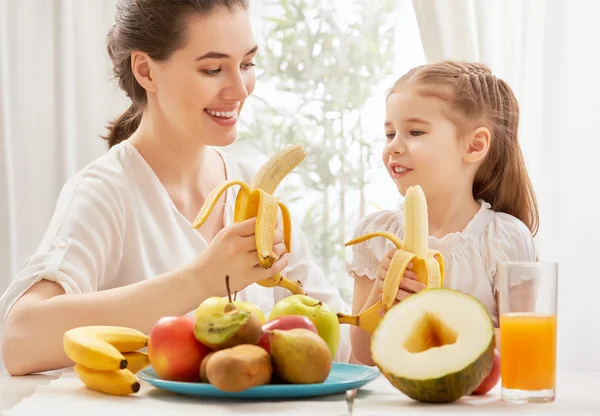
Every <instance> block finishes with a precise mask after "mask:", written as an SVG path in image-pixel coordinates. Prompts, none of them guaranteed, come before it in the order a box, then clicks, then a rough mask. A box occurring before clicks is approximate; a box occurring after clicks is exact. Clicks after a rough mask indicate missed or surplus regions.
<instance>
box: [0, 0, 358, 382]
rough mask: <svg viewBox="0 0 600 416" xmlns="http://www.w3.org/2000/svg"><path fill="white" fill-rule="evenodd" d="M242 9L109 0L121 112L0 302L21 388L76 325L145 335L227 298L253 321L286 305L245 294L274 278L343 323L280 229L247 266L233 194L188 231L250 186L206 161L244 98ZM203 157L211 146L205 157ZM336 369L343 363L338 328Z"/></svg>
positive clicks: (59, 357)
mask: <svg viewBox="0 0 600 416" xmlns="http://www.w3.org/2000/svg"><path fill="white" fill-rule="evenodd" d="M247 9H248V4H247V1H245V0H172V1H163V0H137V1H133V0H119V1H118V3H117V14H116V24H115V26H114V27H113V28H112V29H111V31H110V32H109V36H108V53H109V55H110V57H111V59H112V62H113V65H114V72H115V75H116V77H117V78H118V80H119V85H120V86H121V88H122V89H123V90H124V91H125V92H126V93H127V95H128V96H129V97H130V98H131V100H132V104H131V107H130V108H129V109H128V110H127V111H126V112H125V113H124V114H123V115H122V116H121V117H120V118H118V119H117V120H116V121H115V122H114V123H112V124H111V125H110V126H109V134H108V136H107V137H106V139H107V140H108V144H109V147H110V149H109V151H108V152H107V154H106V155H104V156H103V157H101V158H99V159H98V160H96V161H94V162H92V163H91V164H90V165H88V166H87V167H86V168H84V169H83V170H82V171H80V172H79V173H78V174H77V175H75V176H74V177H73V178H72V179H70V180H69V181H68V182H67V183H66V184H65V186H64V187H63V189H62V191H61V193H60V196H59V199H58V202H57V205H56V211H55V213H54V215H53V217H52V220H51V222H50V224H49V226H48V229H47V232H46V234H45V236H44V238H43V240H42V242H41V244H40V246H39V248H38V250H37V252H36V253H35V254H34V255H32V256H31V257H29V258H28V260H27V261H26V264H25V266H24V268H23V269H22V271H21V272H20V273H19V275H18V276H17V278H16V279H15V281H14V282H13V283H12V284H11V286H10V287H9V288H8V290H7V291H6V293H5V294H4V295H3V297H2V298H1V300H0V308H1V309H0V311H1V314H2V315H1V319H2V322H3V328H2V351H3V360H4V365H5V367H6V369H7V370H8V371H9V372H10V373H11V374H13V375H23V374H29V373H33V372H40V371H46V370H51V369H57V368H62V367H66V366H69V365H72V363H71V362H70V360H69V359H68V358H67V357H66V355H65V354H64V352H63V348H62V334H63V333H64V332H65V331H66V330H67V329H69V328H73V327H78V326H85V325H120V326H126V327H132V328H137V329H139V330H142V331H144V332H146V333H147V332H148V331H149V330H150V328H151V327H152V325H153V324H154V322H156V320H157V319H159V318H160V317H162V316H166V315H183V314H186V313H189V312H191V311H193V310H194V309H195V308H196V307H197V306H198V305H199V304H200V303H201V302H202V301H203V300H204V299H206V298H208V297H211V296H224V295H226V292H225V291H226V288H225V284H224V276H225V275H229V276H230V284H231V288H232V290H236V291H239V293H238V295H237V298H238V299H241V300H245V301H250V302H253V303H255V304H257V305H258V306H259V307H261V309H263V311H265V313H268V310H269V309H270V308H271V307H272V306H273V304H274V303H275V302H276V301H277V300H279V299H281V298H283V297H284V296H287V295H289V293H290V292H287V293H286V291H285V290H283V289H281V288H276V289H273V288H264V287H262V286H259V285H257V284H254V283H255V282H257V281H259V280H262V279H265V278H268V277H271V276H273V275H275V274H277V273H279V272H283V274H284V275H285V276H287V277H288V278H289V279H290V280H292V281H295V280H300V281H301V282H302V284H303V286H304V290H305V292H306V293H307V294H308V295H309V296H312V297H314V298H317V299H319V300H321V301H323V302H326V303H327V304H329V305H330V306H331V307H332V308H333V309H334V310H336V311H346V312H347V311H348V308H347V306H346V305H345V304H344V302H343V300H342V299H341V297H340V295H339V293H338V292H337V290H336V289H335V288H334V287H333V286H332V285H331V284H330V283H329V282H328V280H327V279H326V278H325V276H324V275H323V273H322V271H321V270H320V269H319V268H318V267H317V266H316V265H315V264H314V263H313V262H312V261H311V260H310V256H309V252H308V247H307V241H306V239H305V238H304V236H303V234H302V232H301V231H300V230H299V229H298V228H296V227H295V228H294V229H293V242H292V246H293V247H294V250H293V252H292V254H291V255H290V256H289V258H288V255H287V254H284V255H282V254H283V253H284V251H285V246H284V244H283V236H282V233H281V232H278V233H277V235H276V239H275V240H276V243H275V244H274V247H273V250H274V252H275V253H276V254H277V255H281V257H280V258H279V259H278V260H277V261H276V262H275V263H274V264H273V267H272V268H270V269H263V268H261V267H259V266H258V258H257V255H256V252H255V251H254V250H255V244H254V224H255V220H254V219H252V220H247V221H244V222H240V223H236V224H234V223H233V210H234V205H235V194H234V191H235V188H230V190H229V191H228V192H227V193H226V194H224V195H223V197H222V199H221V201H220V202H221V203H220V204H217V206H216V207H215V210H214V211H213V213H212V214H211V216H210V218H209V219H208V221H207V222H206V223H205V224H204V225H203V226H202V227H200V228H199V229H198V230H195V229H193V228H191V222H192V221H193V219H194V217H195V216H196V214H197V213H198V211H199V210H200V207H201V206H202V204H203V203H204V201H205V199H206V197H207V195H208V193H209V192H210V191H211V190H212V189H213V188H214V187H215V186H216V185H217V184H219V183H220V182H222V181H224V180H226V179H241V180H244V181H247V182H251V180H252V178H253V176H254V173H255V171H256V170H257V168H258V167H257V166H254V165H252V164H250V163H247V162H245V161H243V160H241V159H239V158H236V157H234V156H232V155H228V154H226V153H224V152H221V151H218V150H215V149H213V148H212V147H217V148H218V147H222V146H227V145H229V144H231V143H232V142H234V141H235V138H236V125H237V116H238V113H239V110H240V108H241V106H242V104H243V103H244V100H245V99H246V98H247V97H248V95H249V94H251V93H252V91H253V90H254V85H255V74H254V70H253V66H254V64H253V62H252V61H253V58H254V56H255V55H256V53H257V47H256V44H255V43H254V40H253V35H252V30H251V27H250V21H249V16H248V10H247ZM209 146H211V147H209ZM342 328H343V329H342V330H343V332H344V333H343V334H342V339H341V340H340V349H339V351H338V353H337V355H336V357H335V360H337V361H348V360H349V356H350V352H349V342H348V331H347V327H342Z"/></svg>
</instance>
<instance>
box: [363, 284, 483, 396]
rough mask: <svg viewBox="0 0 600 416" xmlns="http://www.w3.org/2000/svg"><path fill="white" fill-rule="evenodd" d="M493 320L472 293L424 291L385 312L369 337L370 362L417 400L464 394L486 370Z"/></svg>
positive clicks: (473, 388)
mask: <svg viewBox="0 0 600 416" xmlns="http://www.w3.org/2000/svg"><path fill="white" fill-rule="evenodd" d="M494 348H495V338H494V324H493V322H492V319H491V317H490V316H489V314H488V312H487V310H486V309H485V307H484V306H483V305H482V304H481V303H480V302H479V301H478V300H477V299H476V298H474V297H472V296H470V295H467V294H465V293H463V292H460V291H457V290H453V289H446V288H436V289H426V290H424V291H421V292H419V293H417V294H415V295H412V296H410V297H409V298H407V299H406V300H404V301H402V302H400V303H399V304H397V305H396V306H394V307H392V308H391V309H390V310H388V311H387V313H386V314H385V316H384V317H383V319H382V320H381V322H380V323H379V325H378V326H377V329H376V330H375V332H374V333H373V336H372V338H371V354H372V358H373V361H374V362H375V363H376V364H377V367H379V369H380V370H381V372H382V373H383V374H384V376H385V377H386V378H387V379H388V380H389V381H390V382H391V383H392V385H393V386H394V387H396V388H397V389H398V390H400V391H401V392H402V393H404V394H406V395H407V396H408V397H410V398H412V399H414V400H418V401H421V402H433V403H449V402H453V401H455V400H458V399H460V398H461V397H462V396H466V395H469V394H470V393H471V392H472V391H473V390H475V389H476V388H477V387H478V386H479V385H480V384H481V382H482V381H483V380H484V379H485V377H487V375H488V374H489V373H490V371H491V370H492V364H493V360H494Z"/></svg>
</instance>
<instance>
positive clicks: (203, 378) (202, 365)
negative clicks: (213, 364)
mask: <svg viewBox="0 0 600 416" xmlns="http://www.w3.org/2000/svg"><path fill="white" fill-rule="evenodd" d="M216 352H217V351H212V352H211V353H210V354H208V355H207V356H206V357H204V358H203V359H202V362H201V363H200V383H208V382H209V381H208V375H207V374H206V364H208V360H209V359H210V357H212V356H213V355H214V354H215V353H216Z"/></svg>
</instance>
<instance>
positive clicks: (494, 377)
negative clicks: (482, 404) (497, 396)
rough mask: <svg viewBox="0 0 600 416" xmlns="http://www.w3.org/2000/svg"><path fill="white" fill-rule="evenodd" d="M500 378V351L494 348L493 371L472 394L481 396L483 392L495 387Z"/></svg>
mask: <svg viewBox="0 0 600 416" xmlns="http://www.w3.org/2000/svg"><path fill="white" fill-rule="evenodd" d="M498 380H500V353H499V352H498V350H494V361H493V365H492V371H490V374H488V376H487V377H486V378H485V379H484V380H483V381H482V382H481V384H480V385H479V387H477V388H476V389H475V390H473V393H471V395H473V396H479V395H482V394H486V393H487V392H489V391H490V390H491V389H493V388H494V386H495V385H496V384H498Z"/></svg>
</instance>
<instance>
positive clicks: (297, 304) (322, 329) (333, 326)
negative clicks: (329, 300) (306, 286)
mask: <svg viewBox="0 0 600 416" xmlns="http://www.w3.org/2000/svg"><path fill="white" fill-rule="evenodd" d="M286 315H303V316H306V317H307V318H308V319H310V320H311V321H312V323H313V324H315V327H316V328H317V331H318V332H319V335H320V336H321V338H323V339H324V340H325V342H326V343H327V345H328V346H329V349H330V351H331V357H334V356H335V353H336V352H337V349H338V346H339V343H340V324H339V322H338V317H337V315H336V313H335V312H334V311H333V310H332V309H331V308H330V307H329V306H328V305H326V304H325V303H323V302H321V301H318V300H316V299H313V298H311V297H310V296H306V295H291V296H287V297H285V298H283V299H281V300H280V301H279V302H277V303H276V304H275V305H274V306H273V309H272V310H271V313H270V314H269V321H272V320H274V319H276V318H279V317H282V316H286Z"/></svg>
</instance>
